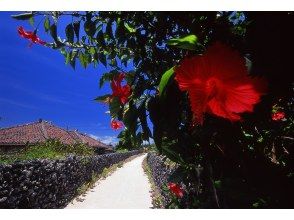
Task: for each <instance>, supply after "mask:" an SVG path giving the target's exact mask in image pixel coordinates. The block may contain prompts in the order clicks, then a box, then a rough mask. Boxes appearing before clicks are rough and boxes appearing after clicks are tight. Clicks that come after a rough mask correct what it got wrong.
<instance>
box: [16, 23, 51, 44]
mask: <svg viewBox="0 0 294 220" xmlns="http://www.w3.org/2000/svg"><path fill="white" fill-rule="evenodd" d="M17 31H18V34H19V35H20V36H21V37H23V38H26V39H28V40H30V41H31V43H30V46H31V45H32V43H35V44H37V43H39V44H41V45H45V44H46V42H45V41H42V40H41V39H40V38H39V37H38V36H37V34H36V32H35V31H34V32H32V31H25V30H24V29H23V27H22V26H20V27H18V30H17Z"/></svg>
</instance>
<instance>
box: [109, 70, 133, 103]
mask: <svg viewBox="0 0 294 220" xmlns="http://www.w3.org/2000/svg"><path fill="white" fill-rule="evenodd" d="M124 78H125V74H124V73H120V74H119V75H117V76H115V77H114V79H113V80H112V81H111V89H112V97H118V98H119V100H120V102H121V103H122V104H125V103H127V101H128V98H129V96H130V95H131V87H130V86H129V85H124V86H122V85H121V83H122V81H123V79H124Z"/></svg>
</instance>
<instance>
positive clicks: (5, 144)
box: [0, 119, 113, 153]
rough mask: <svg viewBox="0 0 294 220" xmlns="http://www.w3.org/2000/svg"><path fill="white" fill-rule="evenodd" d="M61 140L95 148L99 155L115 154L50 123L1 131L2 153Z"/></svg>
mask: <svg viewBox="0 0 294 220" xmlns="http://www.w3.org/2000/svg"><path fill="white" fill-rule="evenodd" d="M49 139H54V140H59V141H60V142H62V143H63V144H66V145H70V144H76V143H83V144H87V145H88V146H89V147H94V148H95V151H96V152H97V153H106V152H113V149H112V148H111V147H110V146H109V145H106V144H104V143H102V142H100V141H98V140H95V139H93V138H91V137H89V136H87V135H86V134H82V133H80V132H78V131H67V130H65V129H63V128H60V127H57V126H56V125H53V124H52V123H50V122H47V121H44V120H41V119H40V120H39V121H37V122H33V123H29V124H24V125H17V126H14V127H10V128H1V129H0V151H2V152H8V151H12V150H17V149H20V148H22V147H26V146H29V145H35V144H38V143H43V142H45V141H46V140H49Z"/></svg>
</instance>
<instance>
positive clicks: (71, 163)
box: [0, 151, 141, 208]
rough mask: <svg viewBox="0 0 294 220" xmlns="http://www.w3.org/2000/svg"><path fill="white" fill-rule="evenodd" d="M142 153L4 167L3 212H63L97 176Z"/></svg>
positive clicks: (0, 168)
mask: <svg viewBox="0 0 294 220" xmlns="http://www.w3.org/2000/svg"><path fill="white" fill-rule="evenodd" d="M140 152H141V151H130V152H126V153H112V154H105V155H97V156H91V157H76V156H71V157H68V158H66V159H62V160H32V161H25V162H16V163H13V164H10V165H0V208H63V207H65V206H66V205H67V204H68V203H69V202H70V201H71V200H72V199H73V198H74V197H75V196H76V195H77V189H78V188H79V187H80V186H81V185H83V184H84V183H85V182H87V181H89V180H91V178H92V175H93V174H99V173H101V172H102V171H103V169H104V168H106V167H109V166H111V165H113V164H115V163H118V162H120V161H122V160H125V159H127V158H128V157H130V156H133V155H136V154H139V153H140Z"/></svg>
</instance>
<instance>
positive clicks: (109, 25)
mask: <svg viewBox="0 0 294 220" xmlns="http://www.w3.org/2000/svg"><path fill="white" fill-rule="evenodd" d="M106 33H107V34H108V36H109V37H110V38H111V39H113V33H112V22H110V21H109V22H108V23H107V25H106Z"/></svg>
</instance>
